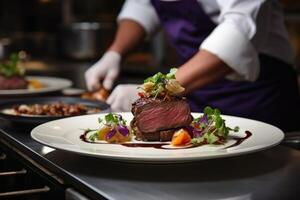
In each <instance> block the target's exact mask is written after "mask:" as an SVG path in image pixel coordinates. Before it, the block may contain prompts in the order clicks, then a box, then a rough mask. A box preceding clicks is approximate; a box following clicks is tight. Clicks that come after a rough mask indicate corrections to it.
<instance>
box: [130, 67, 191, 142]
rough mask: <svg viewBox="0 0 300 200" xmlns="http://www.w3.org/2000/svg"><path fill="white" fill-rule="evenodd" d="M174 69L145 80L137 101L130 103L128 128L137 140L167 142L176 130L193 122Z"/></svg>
mask: <svg viewBox="0 0 300 200" xmlns="http://www.w3.org/2000/svg"><path fill="white" fill-rule="evenodd" d="M175 73H176V69H175V68H173V69H171V70H170V73H168V74H162V73H160V72H159V73H157V74H155V75H154V76H152V77H150V78H147V79H146V80H145V81H144V84H143V86H142V87H141V88H140V91H139V93H138V94H139V96H140V98H139V99H138V100H136V101H135V102H134V103H133V104H132V110H131V112H132V114H133V116H134V118H133V120H132V121H131V128H132V130H133V132H134V134H135V135H136V139H137V140H142V141H170V140H171V139H172V137H173V134H174V132H175V131H176V129H178V128H182V127H185V126H188V125H190V123H191V122H192V120H193V117H192V115H191V111H190V107H189V105H188V103H187V101H186V99H185V97H183V96H182V94H183V92H184V88H183V87H181V86H180V85H179V83H178V82H177V81H176V79H175Z"/></svg>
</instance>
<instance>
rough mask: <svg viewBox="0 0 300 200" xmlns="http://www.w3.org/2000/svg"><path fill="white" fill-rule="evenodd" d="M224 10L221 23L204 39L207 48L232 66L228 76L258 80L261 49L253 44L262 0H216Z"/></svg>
mask: <svg viewBox="0 0 300 200" xmlns="http://www.w3.org/2000/svg"><path fill="white" fill-rule="evenodd" d="M217 2H218V5H219V7H220V10H221V14H220V17H219V20H218V21H219V25H218V26H217V27H216V28H215V29H214V31H213V32H212V33H211V34H210V35H209V36H208V37H207V38H206V39H205V40H204V41H203V43H202V44H201V46H200V49H205V50H207V51H209V52H211V53H213V54H215V55H216V56H218V57H219V58H220V59H221V60H222V61H223V62H225V63H226V64H227V65H228V66H229V67H231V68H232V69H233V70H234V72H235V73H233V74H230V75H229V76H228V77H227V78H229V79H238V80H248V81H255V80H256V79H257V78H258V76H259V71H260V66H259V59H258V52H257V50H256V48H255V47H254V46H253V44H252V43H251V39H252V38H253V36H254V35H255V33H256V23H255V21H256V17H257V14H258V11H259V9H260V6H261V4H262V3H263V0H244V1H240V0H227V1H224V0H217Z"/></svg>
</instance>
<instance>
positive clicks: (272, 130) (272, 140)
mask: <svg viewBox="0 0 300 200" xmlns="http://www.w3.org/2000/svg"><path fill="white" fill-rule="evenodd" d="M120 114H121V115H122V116H123V117H124V119H126V120H127V124H129V123H130V121H131V119H132V114H131V113H120ZM200 114H201V113H193V116H194V117H198V116H199V115H200ZM104 115H105V114H95V115H85V116H78V117H70V118H66V119H61V120H55V121H52V122H48V123H45V124H42V125H39V126H37V127H36V128H34V129H33V130H32V132H31V137H32V138H33V139H35V140H36V141H38V142H40V143H42V144H45V145H47V146H50V147H53V148H57V149H62V150H66V151H71V152H75V153H80V154H84V155H89V156H96V157H101V158H106V159H113V160H121V161H126V162H142V163H147V162H150V163H174V162H176V163H177V162H189V161H196V160H203V159H212V158H221V157H228V156H236V155H240V154H245V153H250V152H255V151H259V150H263V149H266V148H269V147H272V146H274V145H276V144H278V143H279V142H280V141H281V140H282V139H283V137H284V135H283V132H282V131H281V130H280V129H278V128H276V127H274V126H272V125H269V124H266V123H263V122H259V121H255V120H250V119H245V118H239V117H232V116H226V115H223V118H224V119H225V120H226V124H227V126H230V127H234V126H239V127H240V131H239V132H238V133H234V135H237V136H240V137H244V136H245V131H250V132H251V133H252V134H253V135H252V136H251V137H250V138H248V139H247V140H245V141H244V142H243V143H242V144H240V145H238V146H235V147H232V148H228V149H225V147H226V146H230V145H231V144H233V143H234V141H233V140H229V141H228V142H227V143H226V144H225V145H203V146H200V147H196V148H189V149H176V150H167V149H155V148H144V147H125V146H122V145H120V144H91V143H86V142H83V141H82V140H80V138H79V137H80V135H81V134H82V133H83V130H82V129H87V128H91V129H93V128H98V127H99V124H98V117H104Z"/></svg>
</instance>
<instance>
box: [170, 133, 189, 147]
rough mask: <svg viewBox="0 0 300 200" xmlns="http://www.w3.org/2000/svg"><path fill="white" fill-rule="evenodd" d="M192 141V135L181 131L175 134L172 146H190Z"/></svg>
mask: <svg viewBox="0 0 300 200" xmlns="http://www.w3.org/2000/svg"><path fill="white" fill-rule="evenodd" d="M191 139H192V138H191V136H190V134H189V133H188V132H187V131H186V130H184V129H180V130H178V131H176V132H175V133H174V135H173V138H172V141H171V144H172V145H173V146H184V145H187V144H189V143H190V142H191Z"/></svg>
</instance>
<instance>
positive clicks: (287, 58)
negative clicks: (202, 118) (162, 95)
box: [85, 0, 300, 131]
mask: <svg viewBox="0 0 300 200" xmlns="http://www.w3.org/2000/svg"><path fill="white" fill-rule="evenodd" d="M158 27H162V28H163V29H164V31H165V32H166V34H167V36H168V38H169V40H170V42H171V44H172V45H173V46H174V47H175V49H176V50H177V53H178V57H179V59H180V65H179V66H178V70H177V73H176V79H177V80H178V81H179V83H180V84H181V85H182V86H183V87H185V88H186V92H187V99H188V101H189V104H190V106H191V109H192V111H196V112H201V111H202V110H203V108H204V107H205V106H207V105H210V106H212V107H216V108H219V109H220V110H221V111H222V113H224V114H228V115H235V116H241V117H247V118H252V119H257V120H261V121H264V122H268V123H271V124H273V125H276V126H278V127H280V128H281V129H283V130H284V131H292V130H297V129H300V123H299V122H300V121H299V117H297V115H299V114H300V112H299V111H300V100H299V99H300V98H299V89H298V85H297V78H296V72H295V70H294V69H293V67H292V66H293V65H292V63H293V56H292V49H291V46H290V43H289V41H288V36H287V32H286V29H285V27H284V24H283V15H282V12H281V9H280V6H279V3H278V1H276V0H127V1H126V2H125V4H124V5H123V8H122V10H121V12H120V14H119V16H118V30H117V33H116V36H115V39H114V41H113V43H112V45H111V46H110V48H109V49H108V50H107V52H106V53H105V54H104V55H103V56H102V58H101V59H100V60H99V61H98V62H96V63H95V64H94V65H93V66H92V67H90V68H89V69H88V70H87V71H86V73H85V78H86V84H87V87H88V89H89V90H95V89H97V88H98V87H100V85H101V84H102V85H103V87H105V88H106V89H111V88H112V86H113V83H114V81H115V80H116V78H117V77H118V74H119V71H120V63H121V60H122V59H123V58H124V56H125V55H126V54H127V53H128V52H129V51H130V50H131V49H133V48H134V47H135V46H137V45H138V44H139V43H140V42H141V41H142V40H143V39H144V38H145V37H151V35H153V34H154V33H155V31H156V30H157V28H158ZM136 98H137V86H136V85H130V84H127V85H118V86H117V87H116V88H115V89H114V90H113V92H112V94H111V95H110V97H109V99H108V101H107V102H108V103H109V104H111V106H112V109H114V110H118V111H128V110H130V108H131V103H132V102H133V101H134V100H135V99H136ZM296 114H297V115H296Z"/></svg>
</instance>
